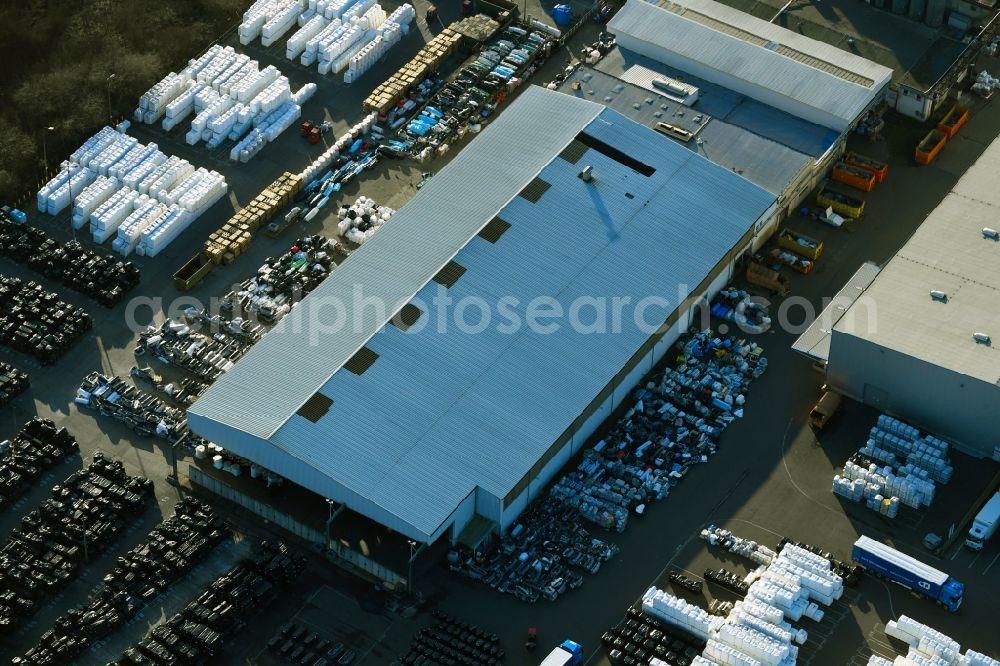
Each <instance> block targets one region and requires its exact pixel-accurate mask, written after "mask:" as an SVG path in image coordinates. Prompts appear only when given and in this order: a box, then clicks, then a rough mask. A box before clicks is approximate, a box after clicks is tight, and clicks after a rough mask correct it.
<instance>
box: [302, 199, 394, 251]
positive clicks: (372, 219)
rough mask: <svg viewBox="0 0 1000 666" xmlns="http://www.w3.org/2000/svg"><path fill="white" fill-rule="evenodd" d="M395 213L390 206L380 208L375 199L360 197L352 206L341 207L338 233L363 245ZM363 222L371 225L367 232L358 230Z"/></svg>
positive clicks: (338, 215) (338, 214)
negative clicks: (365, 221)
mask: <svg viewBox="0 0 1000 666" xmlns="http://www.w3.org/2000/svg"><path fill="white" fill-rule="evenodd" d="M319 207H321V204H318V205H317V208H319ZM395 213H396V211H394V210H393V209H392V208H389V207H388V206H379V205H377V204H376V203H375V201H374V200H373V199H370V198H369V197H365V196H360V197H358V198H357V200H356V201H355V202H354V204H352V205H351V206H349V207H341V209H340V210H339V211H337V218H338V219H339V222H338V223H337V232H338V233H339V234H340V235H341V236H343V237H345V238H347V240H349V241H351V242H352V243H354V244H356V245H363V244H364V243H365V242H366V241H368V240H369V239H370V238H371V237H372V236H373V235H374V234H375V232H376V231H378V230H379V229H380V228H381V227H382V225H383V224H385V223H386V222H388V221H389V218H391V217H392V216H393V215H394V214H395ZM363 220H367V221H368V222H369V224H370V226H369V228H368V229H366V230H365V231H362V230H361V229H359V228H358V224H359V223H360V222H361V221H363Z"/></svg>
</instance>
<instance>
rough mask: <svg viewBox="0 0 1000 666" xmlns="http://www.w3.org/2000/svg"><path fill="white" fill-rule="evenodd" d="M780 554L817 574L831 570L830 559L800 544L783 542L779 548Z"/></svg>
mask: <svg viewBox="0 0 1000 666" xmlns="http://www.w3.org/2000/svg"><path fill="white" fill-rule="evenodd" d="M781 555H783V556H784V557H785V559H787V560H790V561H792V562H794V563H795V564H797V565H799V566H800V567H802V568H804V569H809V570H810V571H814V572H816V573H819V574H822V573H830V572H832V571H833V565H832V564H831V563H830V560H828V559H826V558H825V557H823V556H822V555H817V554H816V553H814V552H812V551H809V550H806V549H805V548H802V547H801V546H796V545H795V544H794V543H787V544H785V545H784V547H783V548H782V549H781Z"/></svg>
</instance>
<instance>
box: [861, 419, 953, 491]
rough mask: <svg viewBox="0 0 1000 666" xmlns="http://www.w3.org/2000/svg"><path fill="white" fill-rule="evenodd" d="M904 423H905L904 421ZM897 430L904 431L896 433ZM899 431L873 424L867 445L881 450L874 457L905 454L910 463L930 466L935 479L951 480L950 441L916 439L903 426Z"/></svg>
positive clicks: (926, 468)
mask: <svg viewBox="0 0 1000 666" xmlns="http://www.w3.org/2000/svg"><path fill="white" fill-rule="evenodd" d="M883 423H885V422H883ZM903 425H904V426H905V424H903ZM906 428H912V426H906ZM896 432H902V433H903V434H902V435H900V434H896ZM896 432H889V431H886V430H883V429H882V428H881V427H879V426H877V425H876V426H874V427H873V428H872V429H871V431H870V433H869V438H868V442H867V443H866V445H865V449H869V450H872V451H873V453H875V452H878V453H877V454H876V456H875V457H877V458H878V459H880V460H881V459H885V457H886V456H885V453H886V452H888V453H891V454H893V455H895V456H902V457H905V458H906V462H907V463H909V464H911V465H915V466H916V467H919V468H921V469H925V470H927V471H928V472H929V473H930V476H931V478H932V479H933V480H934V481H937V482H938V483H948V481H949V480H950V479H951V475H952V471H953V470H952V466H951V464H950V463H949V461H948V459H947V454H948V445H947V443H946V442H944V441H942V440H940V439H938V438H936V437H933V436H927V437H924V438H920V439H913V438H912V437H911V435H912V432H911V431H910V430H907V429H904V428H899V429H897V431H896ZM865 449H862V450H863V451H864V450H865Z"/></svg>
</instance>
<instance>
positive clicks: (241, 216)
mask: <svg viewBox="0 0 1000 666" xmlns="http://www.w3.org/2000/svg"><path fill="white" fill-rule="evenodd" d="M301 189H302V177H301V176H299V175H297V174H293V173H290V172H288V171H286V172H285V173H283V174H281V176H279V177H278V179H277V180H276V181H274V182H273V183H271V184H270V185H268V186H267V187H265V188H264V190H263V191H262V192H261V193H260V194H258V195H257V196H256V197H254V198H253V200H252V201H251V202H250V203H249V204H247V205H246V206H245V207H244V208H243V209H242V210H240V211H239V212H237V213H236V214H235V215H233V216H232V217H231V218H229V220H228V221H227V222H226V223H225V224H224V225H222V227H221V228H220V229H218V230H217V231H215V232H214V233H212V235H211V236H209V237H208V240H207V241H205V254H206V255H207V256H208V258H209V259H210V260H211V261H212V263H213V264H216V265H218V264H230V263H232V262H233V261H234V260H235V259H236V257H238V256H240V255H241V254H243V252H245V251H246V249H247V248H248V247H250V241H251V240H253V235H254V234H255V233H256V232H257V230H258V229H260V228H261V227H262V226H264V225H265V224H267V222H268V221H269V220H270V219H271V218H272V217H274V214H275V213H276V212H277V211H278V210H279V209H280V208H281V207H282V206H285V205H286V204H288V203H289V202H290V201H291V200H292V197H294V196H295V195H296V194H297V193H298V192H299V191H300V190H301Z"/></svg>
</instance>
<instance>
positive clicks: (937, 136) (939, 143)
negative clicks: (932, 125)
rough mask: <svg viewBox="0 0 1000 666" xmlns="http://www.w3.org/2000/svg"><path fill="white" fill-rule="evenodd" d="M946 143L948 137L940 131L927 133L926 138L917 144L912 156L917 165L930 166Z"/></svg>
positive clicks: (934, 130)
mask: <svg viewBox="0 0 1000 666" xmlns="http://www.w3.org/2000/svg"><path fill="white" fill-rule="evenodd" d="M947 141H948V135H947V134H945V133H944V132H942V131H941V130H936V129H933V130H931V131H930V132H928V133H927V136H925V137H924V138H923V140H922V141H921V142H920V143H918V144H917V150H916V152H915V153H914V156H913V157H914V159H915V160H916V161H917V164H930V163H931V162H933V161H934V158H935V157H937V154H938V153H940V152H941V149H942V148H944V144H945V143H947Z"/></svg>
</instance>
